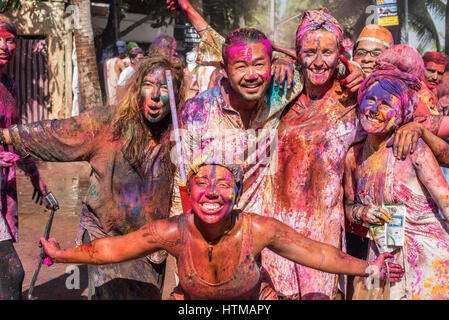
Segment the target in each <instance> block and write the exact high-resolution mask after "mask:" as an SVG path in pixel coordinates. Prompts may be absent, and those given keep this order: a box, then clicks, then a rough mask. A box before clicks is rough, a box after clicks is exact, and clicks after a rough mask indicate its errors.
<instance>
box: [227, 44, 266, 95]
mask: <svg viewBox="0 0 449 320" xmlns="http://www.w3.org/2000/svg"><path fill="white" fill-rule="evenodd" d="M268 45H269V41H268V40H266V41H261V42H251V43H244V42H238V43H235V44H234V45H232V46H230V47H229V50H228V52H229V54H228V58H227V63H226V66H225V69H226V73H227V75H228V79H229V83H230V85H231V88H232V89H233V90H234V91H235V92H236V93H237V94H239V95H240V96H241V97H242V98H243V99H244V100H246V101H249V102H254V101H258V100H260V99H262V98H263V97H264V95H265V92H266V91H267V90H268V87H269V86H270V83H271V57H270V54H269V52H270V50H269V48H268V47H267V46H268Z"/></svg>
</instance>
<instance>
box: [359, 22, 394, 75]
mask: <svg viewBox="0 0 449 320" xmlns="http://www.w3.org/2000/svg"><path fill="white" fill-rule="evenodd" d="M393 43H394V42H393V36H392V35H391V32H390V31H388V29H387V28H384V27H382V26H378V25H376V24H370V25H367V26H365V28H363V30H362V32H361V33H360V36H359V38H358V39H357V41H356V44H355V46H354V58H353V60H354V62H357V63H358V64H359V65H360V66H361V67H362V70H363V72H364V73H365V74H366V75H367V76H369V75H370V74H371V73H372V72H373V69H374V62H375V60H376V58H377V57H378V56H380V54H381V53H382V52H384V51H385V50H386V49H388V48H390V47H391V46H392V45H393Z"/></svg>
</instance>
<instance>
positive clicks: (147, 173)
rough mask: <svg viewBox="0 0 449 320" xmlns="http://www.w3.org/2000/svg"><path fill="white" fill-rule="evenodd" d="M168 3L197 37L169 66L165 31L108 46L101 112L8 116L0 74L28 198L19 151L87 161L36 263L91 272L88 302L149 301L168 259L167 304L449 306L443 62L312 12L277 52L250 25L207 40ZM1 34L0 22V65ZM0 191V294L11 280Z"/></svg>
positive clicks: (9, 295) (11, 30)
mask: <svg viewBox="0 0 449 320" xmlns="http://www.w3.org/2000/svg"><path fill="white" fill-rule="evenodd" d="M167 8H168V10H172V11H174V10H179V11H180V12H181V13H182V14H183V15H184V16H185V18H186V19H187V20H188V22H189V23H190V24H191V25H192V26H193V27H194V28H195V29H196V31H197V33H198V34H199V35H200V37H201V41H200V43H199V44H198V45H197V46H195V47H194V48H193V49H192V50H191V51H190V52H188V53H187V54H186V55H185V57H184V56H183V55H182V54H180V53H178V52H177V50H176V49H177V42H176V40H175V39H174V38H173V37H172V36H169V35H159V36H158V37H156V38H155V39H153V41H152V43H151V45H150V47H149V48H148V50H147V52H144V50H143V49H142V48H141V47H139V45H138V44H137V43H135V42H128V43H126V42H124V41H117V43H116V45H115V48H114V50H113V51H115V54H113V55H112V56H111V57H108V58H107V59H102V69H103V79H104V88H105V97H106V99H105V105H104V107H102V108H95V109H91V110H87V111H84V112H82V113H80V114H79V115H77V116H74V117H71V118H67V119H60V120H46V121H39V122H36V123H31V124H26V125H25V124H23V125H17V119H16V120H14V119H15V118H14V110H15V108H16V106H15V104H16V99H15V98H14V90H15V89H14V82H13V81H12V80H11V79H10V78H9V77H7V76H6V75H5V74H4V73H3V74H2V80H1V85H0V89H2V88H3V89H4V90H3V91H5V92H4V93H2V92H0V104H1V106H3V109H2V110H3V111H2V114H3V115H4V117H3V118H5V119H10V120H5V123H2V124H1V128H4V129H2V130H1V131H0V143H1V144H2V148H3V149H4V150H5V151H6V150H8V151H9V152H15V153H17V154H18V156H19V157H20V161H19V162H17V164H22V165H23V164H24V163H27V164H28V167H26V168H25V169H26V170H28V171H27V172H29V174H30V175H31V177H32V179H31V180H32V182H33V184H34V185H35V187H36V188H37V190H38V191H39V192H40V194H42V195H44V194H45V193H46V192H47V191H46V188H45V185H44V183H43V182H42V181H41V180H40V178H39V176H38V171H37V169H36V167H35V165H34V162H33V160H32V159H33V158H37V159H41V160H44V161H54V162H61V161H63V162H69V161H86V162H88V163H89V165H90V166H91V168H92V174H91V177H90V186H89V192H88V194H87V195H86V199H85V200H84V202H83V209H82V212H81V219H80V228H79V233H78V237H77V244H78V245H77V246H75V247H72V248H66V249H62V248H60V246H59V244H58V243H57V242H56V240H55V239H49V240H46V239H41V243H42V245H43V247H44V249H45V252H46V254H47V255H48V256H49V257H50V258H51V259H52V260H53V261H54V262H57V263H58V262H59V263H84V264H89V279H90V281H89V284H90V288H89V298H95V299H161V292H162V286H163V283H164V277H165V273H166V271H165V268H166V258H167V256H168V255H169V254H170V255H172V256H173V257H175V258H176V262H177V265H176V269H177V271H176V277H177V279H178V282H177V287H176V288H175V289H174V291H173V293H172V294H171V299H290V300H298V299H303V300H319V299H323V300H328V299H347V300H351V299H354V300H359V299H389V300H411V299H427V300H429V299H444V300H447V299H449V185H448V181H449V180H448V179H449V171H448V170H447V169H446V168H448V167H449V144H448V142H447V140H446V139H447V138H449V118H448V116H449V68H448V64H449V57H447V56H445V55H443V54H442V53H439V52H426V53H425V54H424V55H422V56H421V55H420V53H419V52H418V51H417V50H416V49H415V48H413V47H411V46H408V45H404V44H395V43H394V39H393V36H392V34H391V33H390V31H389V30H388V29H387V28H385V27H382V26H379V25H367V26H365V27H364V28H363V30H362V31H361V33H360V34H359V35H354V30H352V29H351V30H347V31H343V30H342V28H341V26H340V24H339V22H338V21H337V20H336V19H335V18H334V17H333V16H332V15H331V13H329V12H327V10H326V9H324V8H323V9H320V10H310V11H306V12H305V13H304V15H303V16H302V19H301V22H300V23H299V25H298V29H297V33H296V41H295V43H294V44H292V46H291V47H292V48H293V49H292V48H282V47H279V46H277V45H275V44H273V43H272V42H271V41H270V39H268V38H267V37H266V35H265V34H263V33H262V32H261V31H259V30H256V29H254V28H239V29H236V30H232V31H230V32H229V33H228V34H227V35H226V36H222V35H220V34H219V33H218V32H216V31H215V30H214V29H213V28H212V27H211V26H210V25H209V24H208V23H207V22H206V20H205V19H204V18H203V17H202V16H201V15H200V14H199V13H198V12H197V11H196V10H195V8H194V7H193V6H192V5H191V4H190V3H189V2H188V1H187V0H176V1H172V0H167ZM16 36H17V35H16V33H15V27H14V23H13V22H12V21H11V20H10V19H8V18H6V17H3V16H2V17H0V45H1V46H0V67H1V66H4V65H5V64H6V63H8V62H9V60H10V59H11V57H12V56H13V55H14V50H13V48H12V43H13V42H15V38H16ZM0 71H2V70H1V69H0ZM167 71H169V74H171V76H172V80H171V79H169V78H167V76H168V75H167ZM0 91H1V90H0ZM171 103H172V104H173V103H175V104H176V109H175V110H176V112H177V114H172V113H173V108H170V107H171V106H173V105H170V104H171ZM3 118H2V119H3ZM175 120H176V121H175ZM178 122H179V126H180V129H181V130H180V131H178V130H175V129H177V125H178ZM178 132H179V133H180V136H179V140H177V139H173V134H175V135H176V134H178ZM176 147H178V148H176ZM174 150H176V152H174ZM0 157H1V158H2V159H1V162H0V164H1V165H2V175H3V177H10V176H13V175H14V171H13V168H14V167H12V166H11V163H9V162H8V161H10V160H8V159H9V158H7V156H6V155H3V154H2V153H0ZM8 179H9V178H8ZM2 181H5V179H2ZM8 181H9V180H8ZM10 190H15V186H13V185H5V184H4V183H3V182H2V189H1V192H2V197H1V199H2V202H1V208H2V215H0V299H19V298H20V292H21V281H22V280H23V270H22V271H21V266H20V260H19V259H18V257H17V254H16V253H15V252H14V251H13V247H12V242H13V241H16V240H17V223H15V224H14V221H16V220H17V210H16V209H17V205H16V202H17V201H16V200H17V199H16V198H15V197H16V196H14V195H13V196H12V198H11V199H12V200H11V199H10V198H6V197H3V194H8V195H9V194H10V193H9V192H10ZM6 199H7V200H6ZM12 202H13V205H11V203H12ZM11 208H15V210H12V211H11ZM4 212H6V213H4ZM8 226H9V227H8ZM11 247H12V249H11ZM3 252H4V253H3ZM10 252H12V254H14V259H13V258H8V259H5V257H6V256H7V255H9V254H10ZM8 257H9V256H8ZM21 279H22V280H21ZM370 281H374V283H375V285H372V283H371V285H370Z"/></svg>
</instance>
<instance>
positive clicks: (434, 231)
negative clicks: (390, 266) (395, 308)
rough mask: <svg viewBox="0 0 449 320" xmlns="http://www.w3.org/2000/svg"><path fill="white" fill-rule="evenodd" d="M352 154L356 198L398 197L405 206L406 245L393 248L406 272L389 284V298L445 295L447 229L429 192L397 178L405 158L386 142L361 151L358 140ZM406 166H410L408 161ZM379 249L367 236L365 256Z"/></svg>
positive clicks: (448, 291) (448, 285) (380, 200)
mask: <svg viewBox="0 0 449 320" xmlns="http://www.w3.org/2000/svg"><path fill="white" fill-rule="evenodd" d="M422 143H423V142H422ZM376 155H377V156H376ZM354 157H355V159H357V160H356V164H357V165H356V168H355V172H354V173H353V174H354V178H355V181H356V183H357V190H356V197H357V202H359V203H361V204H363V205H370V204H371V203H374V204H376V205H382V204H384V203H389V204H398V203H403V204H404V206H405V208H406V216H405V223H404V226H405V245H404V247H399V251H398V252H397V253H396V252H395V253H394V262H396V263H398V264H400V265H401V266H402V267H403V268H404V269H405V273H404V276H403V277H402V278H401V280H400V281H399V282H396V283H393V284H391V289H390V299H391V300H411V299H420V300H443V299H444V300H449V229H447V227H445V222H444V221H442V218H441V216H440V215H439V213H438V207H437V205H436V204H435V202H434V201H433V200H432V197H431V196H430V194H429V193H428V192H427V191H424V190H425V188H423V189H422V190H421V193H418V192H417V191H414V190H412V189H411V188H410V187H409V186H407V185H405V184H404V183H402V182H401V181H400V179H399V178H398V177H399V176H403V174H399V172H401V171H402V172H403V171H404V167H403V166H404V162H402V163H399V161H397V160H396V158H395V157H394V155H393V151H392V149H391V148H385V147H384V148H381V149H379V150H378V151H377V152H376V153H375V154H374V155H371V156H369V157H364V156H363V146H360V145H358V146H356V147H354ZM379 158H381V159H385V160H384V162H385V164H386V165H384V166H380V167H379V165H378V162H379ZM404 161H408V162H411V160H410V159H406V160H404ZM401 166H402V167H401ZM409 166H410V167H411V168H412V166H413V164H412V163H410V164H409ZM373 167H375V168H379V169H377V170H373V169H372V168H373ZM378 255H379V251H378V249H377V247H376V245H375V243H374V241H370V245H369V252H368V259H369V260H374V259H375V258H376V257H377V256H378Z"/></svg>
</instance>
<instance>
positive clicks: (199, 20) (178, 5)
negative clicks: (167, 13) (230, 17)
mask: <svg viewBox="0 0 449 320" xmlns="http://www.w3.org/2000/svg"><path fill="white" fill-rule="evenodd" d="M167 9H169V10H171V11H174V10H179V11H181V13H182V14H183V15H184V16H185V17H186V18H187V20H189V22H190V23H191V24H192V26H193V27H194V28H195V30H196V32H198V34H199V35H200V36H202V35H203V32H204V31H205V30H206V28H207V26H208V25H209V24H208V23H207V21H206V20H204V18H203V17H202V16H201V15H200V14H199V13H198V11H196V10H195V8H193V7H192V5H191V4H190V2H189V1H187V0H167Z"/></svg>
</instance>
